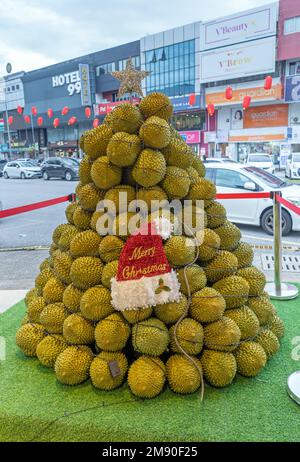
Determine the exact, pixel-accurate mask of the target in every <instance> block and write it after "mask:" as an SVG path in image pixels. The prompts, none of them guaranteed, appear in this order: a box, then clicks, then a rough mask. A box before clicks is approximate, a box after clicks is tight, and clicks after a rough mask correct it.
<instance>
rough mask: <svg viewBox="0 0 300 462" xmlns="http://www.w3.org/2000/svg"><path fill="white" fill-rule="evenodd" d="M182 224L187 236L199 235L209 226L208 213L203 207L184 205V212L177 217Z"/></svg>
mask: <svg viewBox="0 0 300 462" xmlns="http://www.w3.org/2000/svg"><path fill="white" fill-rule="evenodd" d="M176 216H177V217H178V219H179V221H180V223H182V227H183V232H184V234H185V235H186V236H194V235H197V233H198V232H199V231H203V230H204V229H205V228H206V226H207V218H206V212H205V210H204V209H203V207H197V206H196V205H194V204H187V205H184V207H183V208H182V210H181V211H180V212H179V213H178V214H177V215H176Z"/></svg>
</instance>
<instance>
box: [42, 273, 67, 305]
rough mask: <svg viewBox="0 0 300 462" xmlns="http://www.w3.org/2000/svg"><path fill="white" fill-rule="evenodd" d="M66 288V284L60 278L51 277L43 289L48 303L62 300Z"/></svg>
mask: <svg viewBox="0 0 300 462" xmlns="http://www.w3.org/2000/svg"><path fill="white" fill-rule="evenodd" d="M64 290H65V286H64V284H63V283H62V282H61V281H60V280H59V279H57V278H56V277H52V278H51V279H49V281H48V282H47V284H46V285H45V287H44V289H43V297H44V299H45V301H46V303H56V302H62V299H63V293H64Z"/></svg>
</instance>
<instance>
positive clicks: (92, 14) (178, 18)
mask: <svg viewBox="0 0 300 462" xmlns="http://www.w3.org/2000/svg"><path fill="white" fill-rule="evenodd" d="M265 3H268V2H267V0H231V2H230V3H229V2H227V1H224V0H210V1H209V2H207V1H206V0H185V1H183V0H164V1H161V0H151V1H150V0H87V1H85V2H82V1H80V0H51V1H50V0H43V1H38V0H1V2H0V30H1V41H0V75H1V74H3V73H4V65H5V63H6V62H8V61H10V62H11V63H12V65H13V71H14V72H17V71H20V70H25V71H28V70H31V69H36V68H40V67H43V66H46V65H49V64H53V63H55V62H59V61H64V60H67V59H71V58H74V57H77V56H81V55H84V54H87V53H91V52H94V51H98V50H102V49H105V48H109V47H113V46H117V45H120V44H122V43H126V42H130V41H134V40H139V39H140V38H141V37H143V36H144V35H147V34H153V33H155V32H159V31H161V30H166V29H170V28H173V27H177V26H180V25H182V24H188V23H191V22H195V21H201V20H208V19H214V18H215V17H216V12H218V14H217V16H222V15H227V14H231V13H234V12H237V11H240V10H244V9H248V8H251V7H255V6H259V5H263V4H265Z"/></svg>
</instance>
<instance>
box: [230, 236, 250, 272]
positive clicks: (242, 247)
mask: <svg viewBox="0 0 300 462" xmlns="http://www.w3.org/2000/svg"><path fill="white" fill-rule="evenodd" d="M232 253H233V254H234V255H235V256H236V258H237V259H238V265H239V269H240V268H245V267H246V266H250V265H252V263H253V257H254V252H253V249H252V247H251V245H250V244H248V243H247V242H240V243H239V244H238V246H237V248H236V249H235V250H233V251H232Z"/></svg>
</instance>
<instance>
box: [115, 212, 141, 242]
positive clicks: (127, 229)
mask: <svg viewBox="0 0 300 462" xmlns="http://www.w3.org/2000/svg"><path fill="white" fill-rule="evenodd" d="M140 224H141V215H140V213H139V212H137V213H135V212H124V213H120V214H119V215H117V216H116V218H115V219H114V221H113V223H112V230H113V234H114V235H116V236H118V237H121V238H122V239H126V238H127V237H128V236H129V235H130V234H133V233H134V232H135V231H136V229H137V228H139V227H140Z"/></svg>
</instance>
